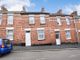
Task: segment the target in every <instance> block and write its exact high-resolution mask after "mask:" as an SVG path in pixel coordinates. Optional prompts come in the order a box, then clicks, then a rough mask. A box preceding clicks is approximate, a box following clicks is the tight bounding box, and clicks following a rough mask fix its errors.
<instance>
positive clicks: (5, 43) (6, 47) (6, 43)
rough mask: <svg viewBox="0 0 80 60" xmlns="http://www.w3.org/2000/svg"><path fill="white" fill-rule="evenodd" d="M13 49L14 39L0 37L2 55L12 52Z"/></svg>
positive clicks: (0, 53)
mask: <svg viewBox="0 0 80 60" xmlns="http://www.w3.org/2000/svg"><path fill="white" fill-rule="evenodd" d="M12 49H13V45H12V41H10V40H9V39H1V38H0V55H4V54H7V53H10V52H11V51H12Z"/></svg>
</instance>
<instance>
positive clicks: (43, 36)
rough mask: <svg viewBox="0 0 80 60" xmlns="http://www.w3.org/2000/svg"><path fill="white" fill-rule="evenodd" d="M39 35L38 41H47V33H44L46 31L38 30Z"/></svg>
mask: <svg viewBox="0 0 80 60" xmlns="http://www.w3.org/2000/svg"><path fill="white" fill-rule="evenodd" d="M37 33H38V40H44V39H45V32H44V29H40V28H39V29H38V30H37Z"/></svg>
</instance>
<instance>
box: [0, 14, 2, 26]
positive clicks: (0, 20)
mask: <svg viewBox="0 0 80 60" xmlns="http://www.w3.org/2000/svg"><path fill="white" fill-rule="evenodd" d="M1 23H2V13H0V25H1Z"/></svg>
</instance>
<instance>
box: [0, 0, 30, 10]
mask: <svg viewBox="0 0 80 60" xmlns="http://www.w3.org/2000/svg"><path fill="white" fill-rule="evenodd" d="M3 5H4V6H5V7H6V8H7V9H8V10H9V11H22V10H23V9H22V8H23V6H26V7H27V8H28V7H30V6H31V0H1V1H0V6H3Z"/></svg>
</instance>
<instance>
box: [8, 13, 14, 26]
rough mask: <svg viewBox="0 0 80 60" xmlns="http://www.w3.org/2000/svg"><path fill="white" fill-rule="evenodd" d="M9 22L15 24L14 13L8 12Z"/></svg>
mask: <svg viewBox="0 0 80 60" xmlns="http://www.w3.org/2000/svg"><path fill="white" fill-rule="evenodd" d="M7 24H10V25H12V24H13V13H8V20H7Z"/></svg>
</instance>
